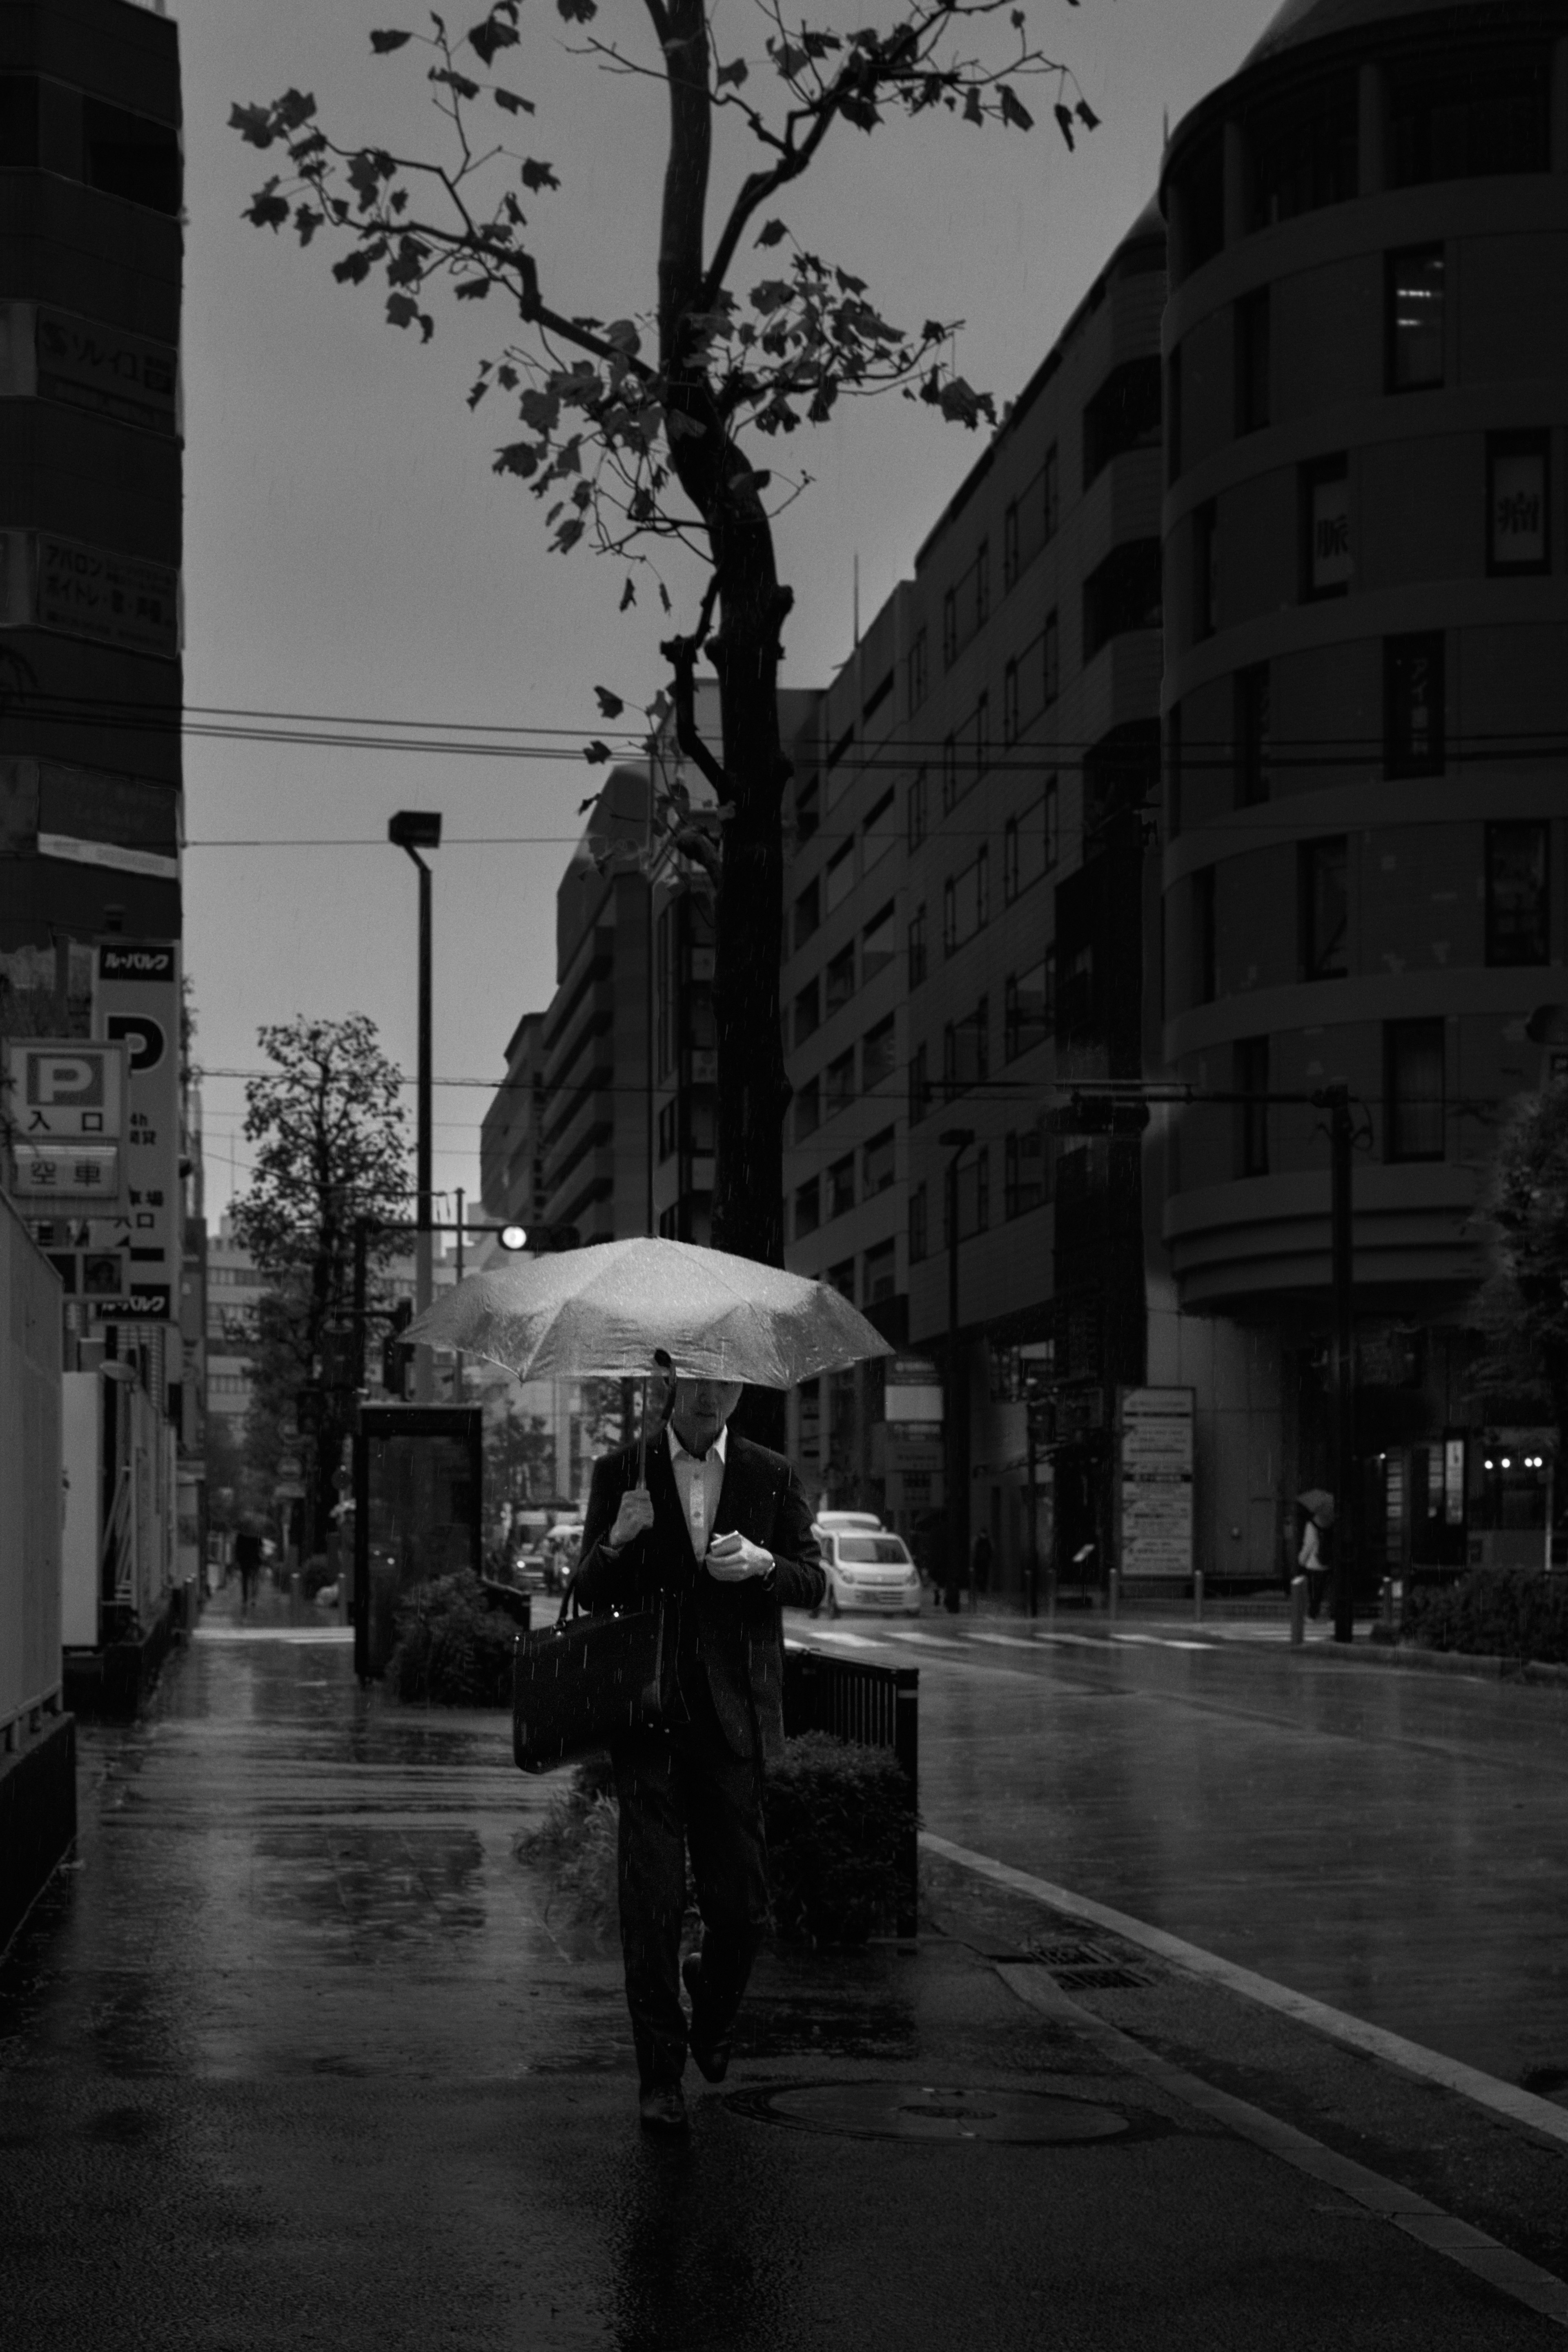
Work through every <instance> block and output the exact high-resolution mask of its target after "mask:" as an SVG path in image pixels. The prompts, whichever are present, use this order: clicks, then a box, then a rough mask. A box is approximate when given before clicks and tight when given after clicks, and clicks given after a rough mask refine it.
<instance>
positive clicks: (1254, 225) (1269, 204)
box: [1244, 72, 1356, 229]
mask: <svg viewBox="0 0 1568 2352" xmlns="http://www.w3.org/2000/svg"><path fill="white" fill-rule="evenodd" d="M1244 135H1245V137H1246V142H1247V161H1248V167H1249V168H1248V175H1247V176H1248V190H1247V197H1248V203H1247V226H1248V227H1249V229H1260V228H1270V227H1272V226H1274V225H1275V223H1277V222H1279V221H1287V220H1294V219H1296V218H1297V217H1298V216H1299V215H1301V214H1302V213H1311V212H1318V211H1321V210H1322V207H1323V206H1324V205H1342V204H1344V203H1346V202H1348V200H1349V199H1350V198H1351V197H1352V196H1354V194H1355V176H1356V152H1355V151H1356V91H1355V76H1354V72H1351V73H1335V74H1326V75H1323V76H1322V77H1321V78H1320V79H1317V80H1315V81H1311V82H1308V83H1307V84H1306V85H1305V86H1304V87H1301V86H1300V85H1298V86H1297V87H1296V88H1294V89H1291V90H1290V91H1289V93H1288V94H1287V95H1285V96H1283V97H1281V98H1277V99H1272V100H1269V101H1268V102H1266V103H1265V104H1263V105H1261V106H1255V107H1253V108H1251V109H1250V110H1249V113H1248V117H1247V121H1246V126H1245V134H1244Z"/></svg>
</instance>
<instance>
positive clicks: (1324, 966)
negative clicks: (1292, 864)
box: [1299, 833, 1350, 980]
mask: <svg viewBox="0 0 1568 2352" xmlns="http://www.w3.org/2000/svg"><path fill="white" fill-rule="evenodd" d="M1300 859H1301V864H1300V876H1299V878H1300V890H1301V977H1302V979H1303V980H1343V978H1344V976H1345V974H1346V973H1347V972H1348V971H1349V970H1350V878H1349V877H1350V845H1349V843H1348V840H1347V839H1346V836H1345V835H1343V833H1337V834H1331V835H1327V836H1326V837H1325V838H1324V839H1323V840H1322V841H1304V842H1302V844H1301V851H1300Z"/></svg>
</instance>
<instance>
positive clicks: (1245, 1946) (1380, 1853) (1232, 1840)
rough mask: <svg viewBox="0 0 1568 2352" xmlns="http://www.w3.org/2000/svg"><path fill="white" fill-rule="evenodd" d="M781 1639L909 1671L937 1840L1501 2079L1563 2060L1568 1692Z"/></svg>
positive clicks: (1146, 1658)
mask: <svg viewBox="0 0 1568 2352" xmlns="http://www.w3.org/2000/svg"><path fill="white" fill-rule="evenodd" d="M789 1631H790V1633H791V1634H792V1635H795V1636H798V1637H799V1638H801V1639H804V1640H809V1641H812V1642H820V1643H821V1646H822V1647H823V1648H825V1649H831V1648H833V1647H834V1645H835V1643H840V1644H841V1645H843V1646H845V1647H846V1648H847V1647H848V1644H849V1643H850V1642H852V1643H853V1648H852V1653H851V1654H853V1655H855V1656H857V1657H859V1656H864V1657H867V1658H873V1657H874V1658H878V1659H883V1660H886V1661H889V1662H891V1661H893V1660H894V1659H896V1660H897V1661H898V1663H900V1664H918V1665H919V1666H920V1668H921V1670H922V1671H921V1685H920V1741H921V1794H922V1802H923V1810H924V1812H925V1821H926V1824H927V1826H928V1827H929V1828H931V1829H933V1830H936V1831H937V1832H939V1833H940V1834H941V1835H943V1836H945V1837H949V1838H952V1839H954V1840H956V1842H958V1843H961V1844H964V1845H967V1846H972V1847H975V1848H977V1849H978V1850H979V1851H980V1852H982V1853H988V1854H991V1855H994V1856H995V1857H996V1858H998V1860H1000V1861H1003V1862H1007V1863H1010V1864H1013V1865H1014V1866H1015V1867H1017V1868H1019V1869H1022V1870H1029V1871H1032V1872H1034V1873H1036V1874H1038V1875H1040V1877H1043V1878H1047V1879H1050V1880H1052V1881H1054V1882H1055V1883H1056V1884H1057V1885H1063V1886H1067V1887H1070V1888H1071V1889H1073V1890H1074V1891H1075V1892H1078V1893H1081V1894H1084V1895H1092V1896H1093V1897H1094V1898H1096V1899H1097V1900H1099V1901H1101V1902H1103V1903H1107V1904H1112V1905H1114V1906H1116V1907H1117V1908H1118V1909H1121V1910H1124V1911H1128V1912H1131V1913H1132V1914H1133V1915H1134V1916H1136V1917H1138V1918H1142V1919H1145V1920H1148V1921H1150V1922H1152V1923H1153V1924H1154V1925H1155V1926H1157V1927H1164V1928H1166V1929H1167V1930H1168V1931H1169V1932H1170V1933H1171V1934H1173V1935H1177V1936H1182V1937H1186V1938H1187V1939H1188V1940H1189V1941H1190V1942H1193V1943H1195V1944H1199V1945H1202V1946H1204V1947H1206V1948H1207V1949H1209V1950H1211V1951H1216V1952H1219V1953H1222V1954H1223V1955H1224V1956H1225V1957H1226V1958H1228V1959H1232V1960H1236V1961H1238V1962H1239V1963H1240V1964H1242V1965H1243V1966H1245V1967H1248V1968H1251V1969H1258V1970H1259V1971H1260V1973H1262V1974H1263V1975H1265V1976H1270V1977H1273V1978H1275V1979H1278V1980H1279V1981H1281V1982H1282V1983H1284V1984H1287V1985H1290V1986H1291V1987H1293V1988H1294V1989H1295V1990H1299V1991H1301V1992H1305V1993H1310V1994H1312V1996H1314V1997H1315V1998H1316V1999H1318V2000H1325V2001H1329V2002H1331V2003H1333V2005H1334V2006H1335V2007H1337V2008H1341V2009H1345V2010H1348V2011H1351V2012H1352V2013H1353V2014H1354V2015H1355V2016H1358V2017H1363V2018H1366V2019H1368V2020H1370V2021H1372V2022H1374V2023H1375V2024H1378V2025H1383V2026H1386V2027H1388V2028H1390V2029H1391V2030H1392V2031H1394V2032H1399V2033H1403V2034H1406V2035H1408V2036H1409V2037H1410V2038H1411V2039H1412V2040H1413V2041H1416V2042H1425V2043H1427V2045H1429V2046H1430V2047H1432V2048H1435V2049H1438V2050H1442V2051H1444V2052H1447V2053H1448V2054H1449V2055H1451V2056H1454V2057H1458V2058H1462V2059H1465V2060H1467V2061H1468V2062H1469V2063H1470V2064H1472V2065H1476V2066H1480V2067H1482V2068H1484V2069H1485V2070H1486V2071H1487V2072H1488V2073H1490V2074H1500V2075H1501V2076H1503V2077H1504V2078H1505V2079H1507V2080H1510V2081H1514V2082H1517V2081H1519V2080H1520V2079H1521V2076H1522V2075H1523V2074H1525V2073H1526V2072H1528V2071H1529V2070H1531V2069H1532V2068H1536V2067H1539V2066H1542V2065H1548V2064H1558V2065H1568V1692H1559V1691H1556V1690H1548V1689H1542V1688H1536V1687H1532V1686H1528V1685H1499V1684H1494V1683H1490V1682H1482V1681H1479V1680H1471V1679H1469V1678H1466V1677H1452V1676H1448V1675H1426V1674H1417V1673H1414V1672H1406V1671H1400V1670H1398V1669H1395V1668H1382V1667H1379V1666H1375V1665H1374V1664H1371V1663H1370V1662H1360V1661H1352V1660H1335V1659H1334V1658H1333V1656H1332V1654H1328V1653H1326V1652H1317V1651H1315V1652H1314V1653H1313V1654H1312V1655H1310V1656H1306V1657H1302V1656H1299V1655H1292V1654H1291V1653H1290V1652H1289V1650H1288V1649H1287V1648H1285V1647H1283V1646H1281V1645H1278V1644H1272V1643H1268V1642H1264V1641H1260V1640H1252V1641H1232V1640H1225V1639H1223V1638H1219V1639H1216V1638H1213V1637H1207V1638H1206V1639H1205V1642H1204V1646H1202V1647H1197V1646H1194V1643H1195V1640H1196V1639H1197V1637H1196V1636H1195V1634H1194V1633H1192V1632H1191V1631H1189V1630H1187V1629H1171V1631H1170V1632H1169V1633H1147V1632H1145V1633H1141V1634H1140V1635H1139V1636H1138V1637H1137V1638H1128V1639H1123V1640H1117V1641H1107V1640H1105V1639H1104V1637H1103V1633H1100V1632H1095V1633H1073V1632H1072V1631H1071V1630H1069V1631H1068V1632H1066V1633H1064V1634H1063V1635H1061V1637H1060V1638H1059V1639H1058V1640H1056V1641H1055V1642H1051V1643H1045V1642H1041V1641H1040V1640H1038V1639H1036V1638H1034V1637H1033V1636H1031V1635H1030V1632H1029V1630H1028V1629H1027V1627H1024V1628H1021V1629H1019V1630H1016V1631H1015V1630H1012V1629H1009V1628H1008V1627H1007V1626H1005V1625H1000V1624H998V1622H997V1621H991V1622H989V1623H988V1624H986V1625H983V1626H977V1627H976V1628H974V1629H973V1631H971V1630H970V1628H969V1627H968V1625H967V1622H965V1621H963V1620H959V1621H957V1622H956V1623H954V1622H952V1621H944V1622H943V1625H942V1631H941V1633H940V1634H936V1632H935V1629H933V1631H932V1633H929V1634H928V1633H927V1632H926V1629H925V1627H920V1628H911V1629H909V1633H911V1634H918V1636H919V1637H920V1638H918V1639H917V1640H912V1639H910V1638H909V1637H908V1635H907V1634H904V1633H903V1631H902V1629H900V1631H899V1632H896V1633H895V1631H894V1628H892V1627H886V1628H881V1627H875V1626H873V1625H872V1624H870V1623H867V1622H863V1621H862V1622H856V1623H854V1624H853V1625H852V1626H851V1627H848V1628H845V1629H843V1630H842V1632H840V1630H839V1629H835V1628H831V1627H826V1626H823V1625H821V1624H812V1623H810V1622H808V1621H804V1620H802V1621H801V1622H800V1623H799V1624H792V1625H791V1626H790V1628H789ZM1176 1644H1179V1645H1180V1646H1176Z"/></svg>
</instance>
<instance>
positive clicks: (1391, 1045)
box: [1383, 1020, 1444, 1160]
mask: <svg viewBox="0 0 1568 2352" xmlns="http://www.w3.org/2000/svg"><path fill="white" fill-rule="evenodd" d="M1443 1112H1444V1100H1443V1024H1442V1022H1441V1021H1440V1020H1436V1021H1385V1023H1384V1024H1383V1122H1384V1124H1383V1133H1384V1150H1385V1158H1386V1159H1389V1160H1441V1159H1442V1157H1443V1128H1444V1118H1443Z"/></svg>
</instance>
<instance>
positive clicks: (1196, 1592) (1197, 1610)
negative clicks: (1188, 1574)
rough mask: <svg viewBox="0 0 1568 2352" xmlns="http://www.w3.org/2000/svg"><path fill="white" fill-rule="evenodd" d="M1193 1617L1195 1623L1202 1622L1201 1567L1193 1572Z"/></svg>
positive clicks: (1199, 1623)
mask: <svg viewBox="0 0 1568 2352" xmlns="http://www.w3.org/2000/svg"><path fill="white" fill-rule="evenodd" d="M1192 1617H1193V1622H1194V1624H1195V1625H1201V1624H1202V1622H1203V1570H1202V1569H1201V1568H1195V1569H1194V1570H1193V1572H1192Z"/></svg>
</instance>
